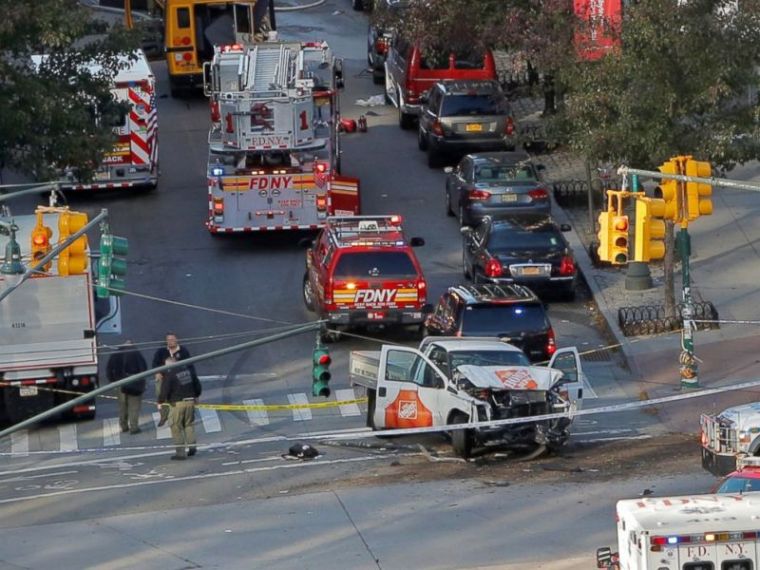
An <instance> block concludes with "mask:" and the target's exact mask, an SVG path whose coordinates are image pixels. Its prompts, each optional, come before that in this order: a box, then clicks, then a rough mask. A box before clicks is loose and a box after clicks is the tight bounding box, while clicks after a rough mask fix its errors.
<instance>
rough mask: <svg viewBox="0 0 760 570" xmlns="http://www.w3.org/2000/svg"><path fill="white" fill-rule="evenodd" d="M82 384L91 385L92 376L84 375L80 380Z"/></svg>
mask: <svg viewBox="0 0 760 570" xmlns="http://www.w3.org/2000/svg"><path fill="white" fill-rule="evenodd" d="M79 385H80V386H89V385H90V377H89V376H82V378H81V379H80V380H79Z"/></svg>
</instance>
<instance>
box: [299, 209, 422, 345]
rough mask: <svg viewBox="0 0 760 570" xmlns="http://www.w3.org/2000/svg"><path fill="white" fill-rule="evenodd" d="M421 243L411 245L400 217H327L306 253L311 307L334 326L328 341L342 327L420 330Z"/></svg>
mask: <svg viewBox="0 0 760 570" xmlns="http://www.w3.org/2000/svg"><path fill="white" fill-rule="evenodd" d="M424 244H425V241H424V240H423V239H422V238H419V237H415V238H411V239H410V240H407V239H406V237H405V236H404V232H403V230H402V228H401V217H400V216H345V217H334V218H328V220H327V223H326V225H325V227H324V229H322V230H321V232H320V233H319V235H318V236H317V239H316V240H315V241H314V242H313V244H312V245H311V247H310V248H309V250H308V252H307V254H306V273H305V274H304V277H303V299H304V303H305V304H306V308H307V309H309V310H310V311H314V312H316V313H317V314H318V315H319V317H320V318H322V319H326V320H328V321H329V324H328V326H327V331H328V332H327V333H326V336H327V338H328V339H329V340H335V339H336V338H337V336H338V335H339V333H337V332H336V331H337V330H339V329H340V328H344V329H346V328H350V327H355V326H366V325H379V326H380V327H383V328H384V327H388V326H408V325H412V326H415V327H417V328H418V330H421V328H422V324H423V322H424V319H425V313H426V312H427V311H428V310H429V305H426V302H427V282H426V281H425V277H424V276H423V274H422V269H421V268H420V263H419V261H418V260H417V257H416V256H415V255H414V252H413V251H412V248H413V247H417V246H421V245H424Z"/></svg>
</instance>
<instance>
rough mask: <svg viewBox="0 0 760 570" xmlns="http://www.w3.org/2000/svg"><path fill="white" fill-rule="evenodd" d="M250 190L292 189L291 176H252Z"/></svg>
mask: <svg viewBox="0 0 760 570" xmlns="http://www.w3.org/2000/svg"><path fill="white" fill-rule="evenodd" d="M249 187H250V189H251V190H285V189H288V188H292V187H293V177H292V176H253V177H251V182H250V186H249Z"/></svg>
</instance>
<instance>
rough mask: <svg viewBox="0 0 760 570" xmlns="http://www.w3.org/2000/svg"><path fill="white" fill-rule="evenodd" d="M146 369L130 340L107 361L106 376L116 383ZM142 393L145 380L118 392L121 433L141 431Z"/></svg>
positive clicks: (143, 360) (140, 355)
mask: <svg viewBox="0 0 760 570" xmlns="http://www.w3.org/2000/svg"><path fill="white" fill-rule="evenodd" d="M147 369H148V366H147V365H146V364H145V359H144V358H143V357H142V354H140V351H139V350H137V349H136V348H135V347H134V345H133V344H132V341H131V340H127V341H126V342H125V343H124V344H123V345H122V346H120V347H119V349H118V350H117V351H116V352H114V353H113V354H112V355H111V357H110V358H109V359H108V365H107V366H106V376H107V377H108V381H109V382H116V381H117V380H121V379H123V378H126V377H127V376H132V375H134V374H139V373H140V372H145V371H146V370H147ZM143 392H145V378H141V379H140V380H135V381H134V382H132V383H131V384H127V385H126V386H122V388H121V390H119V426H120V427H121V431H122V432H126V431H129V433H131V434H136V433H140V431H142V430H140V405H141V404H142V395H143Z"/></svg>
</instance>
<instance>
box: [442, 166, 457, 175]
mask: <svg viewBox="0 0 760 570" xmlns="http://www.w3.org/2000/svg"><path fill="white" fill-rule="evenodd" d="M443 171H444V172H445V173H446V174H451V173H452V172H454V168H453V167H452V166H444V167H443Z"/></svg>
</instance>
